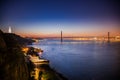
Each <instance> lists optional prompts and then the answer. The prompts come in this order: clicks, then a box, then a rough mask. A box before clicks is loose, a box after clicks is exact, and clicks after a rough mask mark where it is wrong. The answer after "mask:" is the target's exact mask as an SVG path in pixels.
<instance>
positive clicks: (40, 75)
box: [24, 47, 68, 80]
mask: <svg viewBox="0 0 120 80" xmlns="http://www.w3.org/2000/svg"><path fill="white" fill-rule="evenodd" d="M27 48H28V49H27ZM24 49H25V48H24ZM25 50H26V51H25ZM25 50H24V51H25V52H26V53H25V54H26V55H25V54H24V55H25V56H27V57H25V59H26V60H27V64H28V69H29V73H30V80H34V79H35V80H39V79H41V80H48V79H50V80H68V79H67V78H66V77H64V76H63V75H62V74H61V73H59V72H57V71H56V70H54V69H53V68H51V67H50V66H49V60H46V59H44V58H41V56H39V55H38V53H39V52H41V53H42V52H43V50H41V49H38V48H34V47H26V49H25ZM29 51H31V52H29ZM29 56H30V57H29ZM31 56H32V57H31ZM38 57H39V58H38ZM32 60H33V61H32ZM40 60H43V62H41V61H40ZM35 61H38V62H35ZM44 61H45V62H44ZM46 62H47V63H46Z"/></svg>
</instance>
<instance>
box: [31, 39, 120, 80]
mask: <svg viewBox="0 0 120 80" xmlns="http://www.w3.org/2000/svg"><path fill="white" fill-rule="evenodd" d="M30 46H32V47H37V48H41V49H43V50H44V52H43V54H42V57H44V58H45V59H48V60H50V66H51V67H52V68H54V69H55V70H56V71H58V72H59V73H61V74H63V75H64V76H65V77H67V78H68V79H69V80H120V42H110V43H107V42H104V41H79V40H78V41H77V40H64V41H63V42H62V43H61V42H60V40H57V39H45V40H40V41H39V42H37V43H33V44H32V45H30Z"/></svg>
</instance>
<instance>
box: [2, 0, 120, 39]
mask: <svg viewBox="0 0 120 80" xmlns="http://www.w3.org/2000/svg"><path fill="white" fill-rule="evenodd" d="M0 4H1V5H0V11H1V15H0V17H1V19H0V29H1V30H3V31H4V32H8V27H9V26H11V29H12V32H13V33H16V34H18V35H21V36H27V37H31V36H32V37H59V36H60V31H61V30H62V31H63V36H64V37H66V36H107V32H110V33H111V36H118V35H120V14H119V10H120V8H119V5H120V4H119V2H118V1H117V0H1V1H0Z"/></svg>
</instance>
